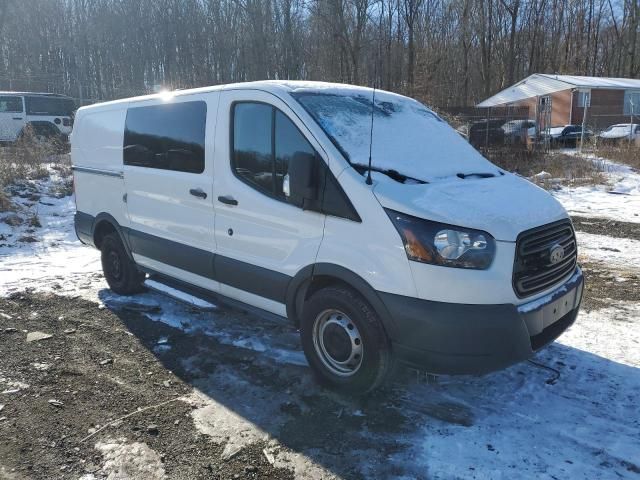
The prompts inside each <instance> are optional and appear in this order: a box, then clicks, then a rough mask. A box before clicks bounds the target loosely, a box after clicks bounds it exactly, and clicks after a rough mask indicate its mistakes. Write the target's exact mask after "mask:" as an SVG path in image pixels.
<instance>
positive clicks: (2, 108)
mask: <svg viewBox="0 0 640 480" xmlns="http://www.w3.org/2000/svg"><path fill="white" fill-rule="evenodd" d="M3 112H13V113H22V98H21V97H9V96H5V97H0V113H3Z"/></svg>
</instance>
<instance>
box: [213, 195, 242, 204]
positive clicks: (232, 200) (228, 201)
mask: <svg viewBox="0 0 640 480" xmlns="http://www.w3.org/2000/svg"><path fill="white" fill-rule="evenodd" d="M218 201H220V202H222V203H226V204H227V205H238V201H237V200H236V199H235V198H233V197H232V196H231V195H221V196H219V197H218Z"/></svg>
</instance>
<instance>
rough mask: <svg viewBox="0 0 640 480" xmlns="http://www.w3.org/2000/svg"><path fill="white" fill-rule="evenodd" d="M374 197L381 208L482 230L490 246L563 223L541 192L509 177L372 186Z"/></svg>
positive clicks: (557, 208) (561, 211)
mask: <svg viewBox="0 0 640 480" xmlns="http://www.w3.org/2000/svg"><path fill="white" fill-rule="evenodd" d="M380 177H381V176H376V178H380ZM374 194H375V195H376V197H377V198H378V200H379V202H380V203H381V204H382V206H383V207H385V208H390V209H392V210H396V211H399V212H402V213H406V214H408V215H414V216H416V217H420V218H425V219H428V220H433V221H437V222H442V223H448V224H451V225H457V226H461V227H469V228H475V229H479V230H484V231H486V232H489V233H490V234H491V235H493V237H494V238H495V239H496V240H502V241H510V242H513V241H515V240H516V238H517V237H518V234H519V233H520V232H522V231H524V230H527V229H529V228H533V227H537V226H540V225H544V224H546V223H551V222H555V221H557V220H561V219H564V218H567V217H568V215H567V212H566V211H565V209H564V208H563V207H562V205H561V204H560V203H559V202H558V201H557V200H556V199H554V198H553V197H552V196H551V195H550V194H549V193H547V192H546V191H545V190H543V189H541V188H539V187H537V186H536V185H534V184H533V183H531V182H529V181H528V180H525V179H523V178H520V177H518V176H516V175H513V174H509V173H508V174H505V175H499V176H496V177H491V178H469V177H468V178H466V179H461V178H458V177H450V178H443V179H440V180H438V181H435V182H433V183H428V184H413V185H411V184H402V183H399V182H395V181H393V180H390V179H389V180H383V181H380V182H378V183H377V184H376V186H375V188H374Z"/></svg>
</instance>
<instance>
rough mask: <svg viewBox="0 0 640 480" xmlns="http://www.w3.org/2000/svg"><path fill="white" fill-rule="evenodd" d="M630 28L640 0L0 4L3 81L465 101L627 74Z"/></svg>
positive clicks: (632, 58) (639, 55)
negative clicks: (531, 81) (544, 83)
mask: <svg viewBox="0 0 640 480" xmlns="http://www.w3.org/2000/svg"><path fill="white" fill-rule="evenodd" d="M639 28H640V0H0V89H2V90H9V89H11V90H46V91H52V92H57V93H63V94H67V95H70V96H72V97H75V98H76V99H78V100H79V101H82V102H90V101H96V100H107V99H112V98H119V97H126V96H132V95H136V94H143V93H148V92H150V91H153V90H154V89H156V88H158V87H159V86H161V87H164V88H188V87H195V86H204V85H214V84H220V83H229V82H240V81H249V80H258V79H309V80H323V81H332V82H345V83H353V84H360V85H369V86H373V85H376V86H378V87H380V88H384V89H387V90H391V91H396V92H400V93H404V94H408V95H412V96H414V97H417V98H420V99H422V100H424V101H427V102H429V103H431V104H432V105H435V106H440V107H447V106H453V105H470V104H473V103H475V102H477V101H481V100H482V99H484V98H486V97H487V96H489V95H491V94H493V93H495V92H496V91H498V90H499V89H502V88H505V87H506V86H508V85H510V84H512V83H514V82H515V81H517V80H520V79H521V78H523V77H525V76H527V75H529V74H532V73H566V74H574V75H594V76H613V77H630V78H637V77H638V76H639V75H640V33H639Z"/></svg>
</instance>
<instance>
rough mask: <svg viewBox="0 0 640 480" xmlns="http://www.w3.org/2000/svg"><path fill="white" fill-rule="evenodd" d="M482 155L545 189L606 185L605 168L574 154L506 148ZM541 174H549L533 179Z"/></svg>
mask: <svg viewBox="0 0 640 480" xmlns="http://www.w3.org/2000/svg"><path fill="white" fill-rule="evenodd" d="M485 155H486V156H487V158H489V160H491V161H492V162H493V163H495V164H496V165H498V166H499V167H501V168H503V169H505V170H507V171H509V172H515V173H518V174H520V175H522V176H523V177H527V178H530V179H531V180H532V181H534V182H535V183H537V184H539V185H540V186H542V187H544V188H553V187H556V186H558V185H571V186H578V185H596V184H603V183H606V176H605V175H604V171H605V167H604V165H602V164H600V163H598V162H593V161H588V160H585V159H584V158H581V157H579V156H575V155H566V154H564V153H560V152H554V151H550V152H542V151H536V152H530V151H526V150H522V149H508V148H500V149H495V150H490V151H489V152H486V153H485ZM540 172H547V173H548V174H549V175H548V176H545V177H546V178H536V177H534V176H535V175H536V174H539V173H540Z"/></svg>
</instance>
